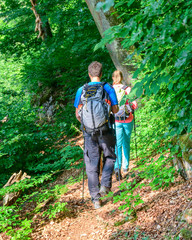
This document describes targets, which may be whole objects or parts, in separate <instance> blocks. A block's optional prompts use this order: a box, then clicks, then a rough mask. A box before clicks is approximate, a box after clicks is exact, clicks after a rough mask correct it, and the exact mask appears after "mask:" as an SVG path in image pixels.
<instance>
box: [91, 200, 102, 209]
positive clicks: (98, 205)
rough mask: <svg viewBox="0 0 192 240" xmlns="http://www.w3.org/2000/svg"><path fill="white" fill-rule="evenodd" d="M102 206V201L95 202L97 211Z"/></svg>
mask: <svg viewBox="0 0 192 240" xmlns="http://www.w3.org/2000/svg"><path fill="white" fill-rule="evenodd" d="M101 204H102V202H101V200H100V199H98V200H95V201H93V205H94V208H95V209H98V208H100V207H101Z"/></svg>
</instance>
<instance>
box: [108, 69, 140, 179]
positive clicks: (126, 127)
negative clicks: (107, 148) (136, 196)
mask: <svg viewBox="0 0 192 240" xmlns="http://www.w3.org/2000/svg"><path fill="white" fill-rule="evenodd" d="M112 79H113V88H114V89H115V92H116V95H117V99H118V104H119V105H120V102H121V100H122V98H123V97H124V96H125V95H126V96H127V98H126V103H125V104H124V105H122V106H119V111H118V113H116V114H115V126H116V127H115V131H116V141H117V149H116V155H117V159H116V162H115V166H114V170H115V176H116V179H117V180H119V179H122V175H121V167H122V168H123V172H124V173H127V172H128V167H129V158H130V139H131V132H132V129H133V118H134V116H133V110H135V109H136V108H137V102H136V101H133V102H129V99H128V95H129V93H130V91H131V87H128V86H126V85H123V84H122V81H123V74H122V72H121V71H119V70H116V71H114V72H113V75H112ZM122 155H123V163H122ZM117 161H118V162H117Z"/></svg>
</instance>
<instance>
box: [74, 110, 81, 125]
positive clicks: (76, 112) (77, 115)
mask: <svg viewBox="0 0 192 240" xmlns="http://www.w3.org/2000/svg"><path fill="white" fill-rule="evenodd" d="M78 111H79V109H78V108H76V109H75V116H76V118H77V120H78V121H79V122H81V118H80V116H79V113H78Z"/></svg>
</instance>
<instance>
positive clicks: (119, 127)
mask: <svg viewBox="0 0 192 240" xmlns="http://www.w3.org/2000/svg"><path fill="white" fill-rule="evenodd" d="M115 125H116V129H115V130H116V142H117V143H116V144H117V146H116V155H117V159H116V162H115V166H114V169H118V162H119V169H121V166H122V167H123V169H128V167H129V158H130V139H131V132H132V129H133V121H132V122H130V123H119V122H116V123H115ZM122 149H123V152H122ZM122 153H124V154H122ZM122 155H123V165H122ZM117 161H118V162H117Z"/></svg>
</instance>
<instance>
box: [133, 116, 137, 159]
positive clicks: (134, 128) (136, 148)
mask: <svg viewBox="0 0 192 240" xmlns="http://www.w3.org/2000/svg"><path fill="white" fill-rule="evenodd" d="M133 121H134V131H135V154H136V160H137V141H136V138H137V134H136V126H135V112H134V117H133Z"/></svg>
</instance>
